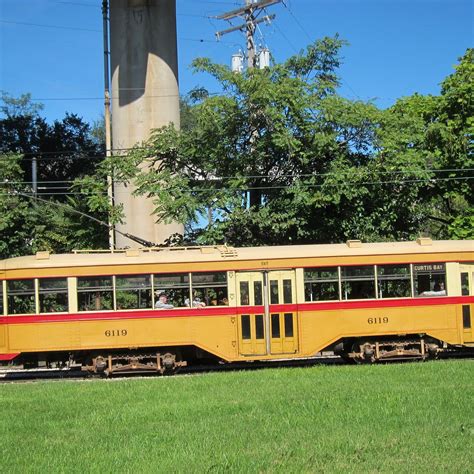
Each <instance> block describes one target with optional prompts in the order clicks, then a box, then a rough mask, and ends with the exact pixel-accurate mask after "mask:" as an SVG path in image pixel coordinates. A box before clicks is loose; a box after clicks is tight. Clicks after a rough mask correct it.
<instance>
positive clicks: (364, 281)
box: [341, 265, 375, 300]
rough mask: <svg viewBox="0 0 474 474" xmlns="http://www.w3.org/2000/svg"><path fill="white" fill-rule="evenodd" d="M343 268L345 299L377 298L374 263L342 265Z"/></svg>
mask: <svg viewBox="0 0 474 474" xmlns="http://www.w3.org/2000/svg"><path fill="white" fill-rule="evenodd" d="M341 270H342V273H341V282H342V297H343V299H345V300H361V299H369V298H375V271H374V267H373V266H372V265H364V266H360V267H342V268H341Z"/></svg>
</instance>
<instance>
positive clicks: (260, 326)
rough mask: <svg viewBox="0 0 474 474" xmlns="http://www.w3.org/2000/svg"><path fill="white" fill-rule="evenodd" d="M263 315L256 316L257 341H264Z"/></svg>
mask: <svg viewBox="0 0 474 474" xmlns="http://www.w3.org/2000/svg"><path fill="white" fill-rule="evenodd" d="M264 337H265V336H264V330H263V314H256V315H255V339H264Z"/></svg>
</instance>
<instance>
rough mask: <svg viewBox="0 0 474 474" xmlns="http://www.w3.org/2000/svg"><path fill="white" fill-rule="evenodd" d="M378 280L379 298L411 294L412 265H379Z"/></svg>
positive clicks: (402, 296) (401, 296)
mask: <svg viewBox="0 0 474 474" xmlns="http://www.w3.org/2000/svg"><path fill="white" fill-rule="evenodd" d="M377 280H378V291H379V298H408V297H410V296H411V275H410V265H379V266H378V267H377Z"/></svg>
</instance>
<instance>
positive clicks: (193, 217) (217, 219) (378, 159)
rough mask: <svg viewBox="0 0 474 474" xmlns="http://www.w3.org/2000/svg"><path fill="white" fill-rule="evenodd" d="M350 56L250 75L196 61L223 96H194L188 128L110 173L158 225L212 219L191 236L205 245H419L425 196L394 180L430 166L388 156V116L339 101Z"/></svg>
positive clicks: (335, 49) (329, 42)
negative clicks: (341, 71)
mask: <svg viewBox="0 0 474 474" xmlns="http://www.w3.org/2000/svg"><path fill="white" fill-rule="evenodd" d="M343 44H344V42H343V41H342V40H340V39H339V38H338V37H335V38H324V39H323V40H320V41H317V42H316V43H315V44H313V45H310V46H309V47H308V49H307V51H306V52H305V53H301V54H300V55H298V56H295V57H291V58H290V59H288V60H287V61H286V62H285V63H283V64H277V65H274V66H272V67H271V68H266V69H264V70H257V69H253V70H248V71H247V72H245V73H244V74H235V73H233V72H231V71H230V70H229V69H228V68H227V67H225V66H221V65H216V64H213V63H211V62H210V61H209V60H207V59H199V60H196V61H195V62H194V67H195V68H196V69H197V70H198V71H204V72H208V73H210V74H211V75H213V76H214V77H215V78H216V79H217V80H218V81H219V82H220V84H221V86H222V89H223V91H224V93H223V94H222V95H217V96H211V95H209V94H207V93H206V91H203V90H202V89H198V90H197V91H196V92H195V93H194V94H191V98H194V99H195V104H194V105H193V107H191V108H190V109H188V110H187V114H188V117H189V116H191V118H190V119H189V122H190V123H192V124H193V126H192V127H187V128H185V129H183V130H181V131H180V132H178V131H176V130H175V129H174V128H173V127H171V126H170V127H164V128H162V129H159V130H156V131H155V132H154V133H153V136H152V139H151V140H150V141H149V142H148V143H147V144H145V146H141V147H138V148H137V149H136V150H134V152H133V153H131V154H130V156H129V159H128V160H121V161H120V162H118V161H115V160H112V161H110V162H109V163H108V166H109V168H108V169H107V171H106V172H111V168H112V167H113V168H114V174H115V177H116V178H117V179H120V180H123V181H124V182H128V181H130V180H134V181H135V183H136V184H137V186H138V189H137V192H138V193H142V194H147V195H150V196H153V197H154V198H155V203H156V216H157V219H159V220H178V221H180V222H183V223H189V222H191V223H194V224H196V223H199V222H202V220H203V219H206V218H208V216H209V214H210V213H211V216H212V224H209V225H208V226H207V227H205V228H201V229H198V230H197V231H196V230H194V231H190V232H188V238H191V239H196V240H197V241H198V242H202V243H216V242H229V243H232V244H235V245H258V244H269V245H272V244H281V243H309V242H311V243H314V242H334V241H341V240H344V239H347V238H362V239H364V240H374V239H377V240H380V239H394V238H397V239H400V238H409V237H411V236H412V235H413V234H415V233H416V231H417V230H418V228H419V219H417V217H416V215H417V214H416V212H415V211H416V205H414V206H411V207H407V206H406V205H404V204H406V201H405V200H406V197H407V196H413V197H417V196H418V193H419V187H420V186H419V185H414V184H407V183H405V182H404V180H400V179H399V177H397V176H395V178H394V175H393V174H391V173H393V170H399V169H400V167H401V166H402V167H404V169H406V174H407V175H408V176H410V177H411V178H413V174H411V173H413V172H415V173H417V172H418V171H420V170H424V162H423V160H421V161H420V162H417V161H416V160H413V157H410V156H409V154H408V155H406V156H404V157H398V156H397V155H396V154H395V152H393V153H391V152H390V151H389V150H385V152H384V150H382V147H383V146H385V145H386V144H387V142H388V141H389V139H388V137H389V135H390V133H388V132H387V131H386V133H385V136H384V135H383V134H382V133H381V124H383V123H384V120H387V122H388V118H386V116H385V114H384V112H383V111H381V110H379V109H377V107H375V106H374V105H373V104H371V103H364V102H362V101H349V100H347V99H343V98H342V97H340V96H338V95H337V94H336V89H337V86H338V77H337V74H336V72H337V68H338V67H339V65H340V59H339V50H340V48H341V47H342V46H343ZM393 125H394V123H393V120H392V122H390V123H389V122H388V123H387V126H386V129H387V130H388V129H390V127H391V130H392V131H393V130H394V126H393ZM140 163H148V164H149V169H148V170H147V172H145V173H143V172H141V168H140V167H139V166H138V165H139V164H140ZM424 176H425V177H426V173H425V175H424ZM387 177H388V178H387ZM394 180H395V182H394V183H392V181H394ZM385 181H389V186H387V184H386V183H385ZM405 181H406V180H405ZM415 201H416V200H415Z"/></svg>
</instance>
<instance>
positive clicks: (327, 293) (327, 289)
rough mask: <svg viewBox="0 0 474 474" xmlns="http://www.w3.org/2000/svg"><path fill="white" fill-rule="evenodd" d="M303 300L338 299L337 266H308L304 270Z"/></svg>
mask: <svg viewBox="0 0 474 474" xmlns="http://www.w3.org/2000/svg"><path fill="white" fill-rule="evenodd" d="M304 297H305V301H329V300H338V299H339V276H338V271H337V267H329V268H308V269H306V270H305V271H304Z"/></svg>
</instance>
